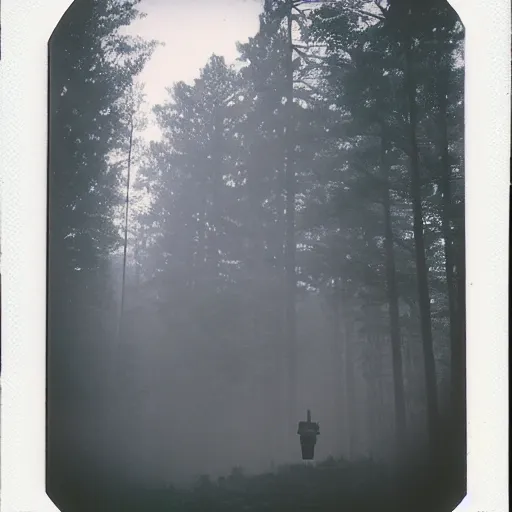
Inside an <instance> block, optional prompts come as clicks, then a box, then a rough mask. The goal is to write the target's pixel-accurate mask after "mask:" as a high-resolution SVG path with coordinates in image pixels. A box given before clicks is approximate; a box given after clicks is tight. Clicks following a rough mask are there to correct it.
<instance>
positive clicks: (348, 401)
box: [338, 290, 356, 460]
mask: <svg viewBox="0 0 512 512" xmlns="http://www.w3.org/2000/svg"><path fill="white" fill-rule="evenodd" d="M338 300H339V305H338V315H339V317H340V319H341V322H340V324H341V332H340V335H341V342H342V347H343V374H344V379H343V387H344V391H345V415H346V428H347V457H348V459H349V460H353V458H354V451H355V444H356V441H355V428H354V426H355V422H354V418H355V408H354V405H355V390H354V385H355V382H354V357H353V353H352V330H351V329H350V325H349V320H348V314H347V304H348V297H347V296H346V294H345V291H344V290H340V296H339V299H338Z"/></svg>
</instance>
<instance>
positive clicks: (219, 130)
mask: <svg viewBox="0 0 512 512" xmlns="http://www.w3.org/2000/svg"><path fill="white" fill-rule="evenodd" d="M146 1H149V0H76V1H75V2H74V3H73V5H72V6H71V7H70V9H69V10H68V11H67V13H66V14H65V15H64V17H63V18H62V19H61V21H60V23H59V24H58V26H57V27H56V29H55V31H54V33H53V35H52V37H51V40H50V42H49V66H50V67H49V73H50V76H49V80H50V82H49V84H50V88H49V116H50V118H49V225H48V226H49V234H48V382H47V427H48V428H47V489H48V494H49V496H50V498H51V499H52V500H53V501H54V502H55V503H56V504H57V506H58V507H59V508H60V509H61V510H62V511H67V510H73V511H74V510H76V511H82V510H83V511H86V510H87V511H92V510H105V511H107V510H108V511H117V510H119V511H121V510H122V511H131V510H133V511H135V510H137V511H139V510H140V511H148V512H152V511H177V512H181V511H183V512H189V511H190V512H191V511H205V512H206V511H208V512H214V511H226V512H231V511H258V512H260V511H276V512H277V511H282V512H287V511H300V510H318V511H326V512H327V511H331V510H332V511H334V510H347V511H349V510H350V511H351V512H355V511H373V510H382V509H386V508H389V509H390V510H391V509H393V510H396V511H400V510H405V509H406V508H407V509H409V508H410V507H411V506H414V509H415V510H425V511H429V512H430V511H432V510H434V509H435V510H441V508H439V506H440V505H441V504H445V501H446V509H447V510H453V509H454V508H455V506H456V505H457V503H458V502H460V500H461V499H462V497H463V495H464V494H465V453H466V446H465V442H466V441H465V428H466V427H465V424H466V416H465V414H466V413H465V264H464V262H465V254H464V240H465V237H464V153H463V147H464V146H463V143H464V140H463V137H464V124H463V118H464V104H463V92H464V58H463V54H464V28H463V26H462V24H461V22H460V21H459V18H458V16H457V14H456V13H455V11H454V10H453V9H452V8H451V7H450V6H449V4H448V3H447V2H446V1H443V0H430V1H426V0H425V1H423V2H414V1H413V0H373V1H370V0H338V1H330V2H312V1H306V0H265V1H261V2H259V4H261V9H260V16H259V20H258V21H257V22H255V23H254V26H255V27H256V31H255V32H254V33H253V34H252V35H251V36H250V37H249V38H248V39H247V40H244V41H239V42H237V44H236V50H237V58H236V59H235V60H234V61H233V62H231V59H227V58H226V57H225V56H224V55H218V54H211V55H210V57H209V58H208V59H205V61H204V63H203V65H202V68H201V69H198V70H197V75H196V77H195V79H193V80H190V81H176V82H174V83H169V84H167V86H168V89H167V98H166V99H165V100H164V101H162V102H158V103H156V104H152V103H151V101H149V99H148V95H147V94H146V87H147V85H148V84H146V83H144V81H143V80H142V79H141V76H143V75H142V72H143V70H144V68H145V66H146V65H147V64H148V62H150V60H151V58H152V56H153V55H154V54H155V52H157V51H158V49H159V48H160V47H161V46H162V42H161V41H159V40H158V39H151V38H150V39H148V38H145V37H141V36H138V35H136V34H133V33H131V32H130V31H129V27H130V26H131V25H132V24H134V23H136V21H137V20H138V19H142V18H143V17H144V16H145V11H144V4H145V2H146ZM205 1H206V0H205ZM210 1H212V2H213V0H210ZM243 1H244V0H240V2H243ZM245 1H247V2H255V1H258V0H245ZM169 2H171V0H169ZM221 3H222V2H219V4H221ZM194 5H197V4H194ZM219 8H220V7H219ZM182 9H183V7H182ZM194 16H195V11H194V10H193V9H192V7H191V9H190V17H188V18H187V19H180V20H178V21H175V22H176V23H180V24H182V25H186V24H194ZM211 30H212V33H215V30H217V29H216V27H212V29H211ZM218 30H222V27H218ZM205 37H206V35H205ZM234 43H235V42H234ZM193 47H194V40H189V41H186V40H184V41H183V42H182V45H181V46H180V47H176V48H172V49H171V50H172V51H173V52H181V53H183V55H184V58H186V55H187V51H189V50H190V51H192V48H193ZM167 50H168V51H169V49H167ZM148 134H150V135H148ZM308 410H310V411H311V414H312V418H313V421H315V422H318V423H319V427H320V434H319V435H318V439H317V443H316V446H315V453H314V460H313V461H303V460H302V457H301V445H300V440H299V436H298V435H297V425H298V423H299V421H304V420H306V413H307V411H308ZM443 500H444V501H443ZM391 504H392V506H391Z"/></svg>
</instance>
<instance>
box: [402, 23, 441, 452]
mask: <svg viewBox="0 0 512 512" xmlns="http://www.w3.org/2000/svg"><path fill="white" fill-rule="evenodd" d="M406 30H407V29H406ZM402 43H403V45H404V61H405V69H404V71H405V81H406V83H405V87H406V94H407V103H408V110H409V127H408V128H409V130H408V131H409V160H410V163H409V173H410V180H411V198H412V208H413V217H414V226H413V231H414V245H415V254H416V273H417V284H418V302H419V309H420V324H421V337H422V342H423V362H424V368H425V385H426V395H427V396H426V399H427V429H428V437H429V446H430V448H431V449H433V448H434V447H435V446H436V445H437V442H438V436H437V428H438V400H437V378H436V366H435V358H434V347H433V340H432V320H431V311H430V292H429V287H428V266H427V259H426V254H425V239H424V234H423V209H422V197H421V175H420V165H419V150H418V143H417V138H416V137H417V136H416V131H417V107H416V80H415V76H414V69H413V67H412V48H411V46H412V38H411V37H410V36H409V35H405V37H404V38H403V41H402Z"/></svg>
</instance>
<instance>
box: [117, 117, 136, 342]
mask: <svg viewBox="0 0 512 512" xmlns="http://www.w3.org/2000/svg"><path fill="white" fill-rule="evenodd" d="M133 116H134V113H133V112H132V113H131V117H130V138H129V142H128V143H129V146H128V170H127V177H126V199H125V203H126V206H125V213H124V245H123V277H122V281H121V308H120V312H119V323H118V326H117V340H118V342H119V341H120V338H121V336H122V328H123V321H124V302H125V286H126V254H127V251H128V217H129V213H130V178H131V171H132V150H133V131H134V119H133Z"/></svg>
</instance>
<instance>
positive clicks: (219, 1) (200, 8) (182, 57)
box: [128, 0, 263, 138]
mask: <svg viewBox="0 0 512 512" xmlns="http://www.w3.org/2000/svg"><path fill="white" fill-rule="evenodd" d="M262 5H263V2H262V0H142V2H141V3H140V4H139V6H138V9H139V10H140V11H142V12H145V13H147V16H146V18H144V19H142V20H138V21H136V22H135V23H133V24H132V25H131V26H130V27H129V30H128V32H129V33H130V34H133V35H139V36H141V37H143V38H145V39H157V40H159V41H161V42H164V43H165V46H159V47H158V48H157V49H156V50H155V53H154V54H153V57H152V59H151V60H150V62H149V63H148V64H147V65H146V68H145V69H144V71H143V72H142V74H141V76H140V80H141V81H143V82H145V84H146V86H145V91H146V94H147V101H148V103H149V104H150V105H154V104H156V103H161V102H163V101H164V100H165V99H166V98H167V97H168V95H167V92H166V90H165V89H166V87H169V86H171V85H172V84H173V83H174V82H177V81H180V80H184V81H186V82H190V81H192V80H193V79H194V78H196V77H198V76H199V70H200V68H202V67H203V66H204V65H205V64H206V61H207V60H208V58H209V57H210V56H211V55H212V54H213V53H215V54H217V55H222V56H224V57H225V58H226V61H227V63H228V64H230V63H232V62H234V61H235V59H236V58H237V56H238V53H237V50H236V42H237V41H242V42H244V41H247V39H248V38H249V37H250V36H253V35H255V34H256V32H257V31H258V28H259V19H258V16H259V14H260V13H261V11H262ZM146 136H148V137H149V138H156V137H157V136H158V131H157V130H156V129H155V128H150V129H148V131H147V133H146Z"/></svg>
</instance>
